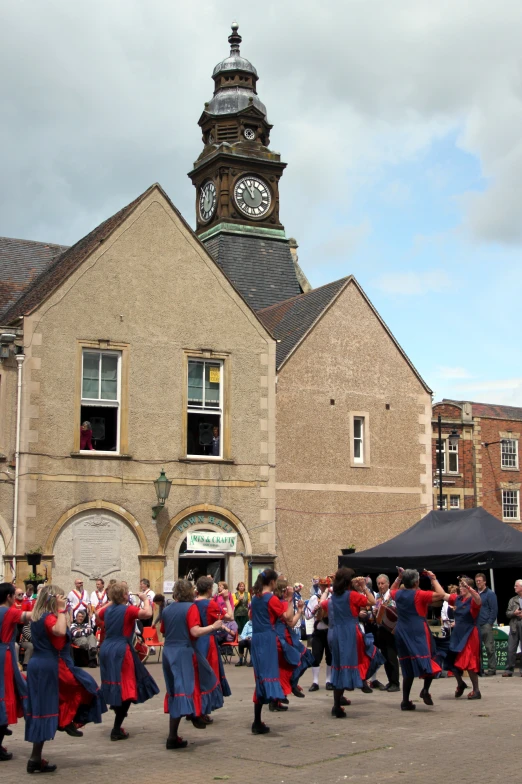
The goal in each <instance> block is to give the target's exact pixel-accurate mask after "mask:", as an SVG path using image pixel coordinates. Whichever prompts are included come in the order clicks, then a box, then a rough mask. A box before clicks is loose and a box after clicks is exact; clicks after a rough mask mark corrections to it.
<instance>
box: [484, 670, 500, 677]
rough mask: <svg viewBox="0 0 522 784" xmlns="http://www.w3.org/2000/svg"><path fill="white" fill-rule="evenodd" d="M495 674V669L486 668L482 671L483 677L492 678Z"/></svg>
mask: <svg viewBox="0 0 522 784" xmlns="http://www.w3.org/2000/svg"><path fill="white" fill-rule="evenodd" d="M496 674H497V671H496V670H486V672H485V673H483V675H484V678H492V677H493V676H494V675H496Z"/></svg>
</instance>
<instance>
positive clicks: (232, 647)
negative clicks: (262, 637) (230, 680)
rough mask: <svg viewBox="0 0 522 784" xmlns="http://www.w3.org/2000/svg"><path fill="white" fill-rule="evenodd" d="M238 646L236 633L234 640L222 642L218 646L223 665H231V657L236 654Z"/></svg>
mask: <svg viewBox="0 0 522 784" xmlns="http://www.w3.org/2000/svg"><path fill="white" fill-rule="evenodd" d="M238 644H239V634H238V633H237V632H236V636H235V638H234V639H233V640H232V642H222V643H221V645H220V646H219V652H220V654H221V656H222V657H223V661H224V662H225V664H232V656H235V655H237V654H238V650H237V646H238Z"/></svg>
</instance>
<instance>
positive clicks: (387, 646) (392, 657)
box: [375, 626, 399, 686]
mask: <svg viewBox="0 0 522 784" xmlns="http://www.w3.org/2000/svg"><path fill="white" fill-rule="evenodd" d="M375 645H376V646H377V648H378V649H379V650H380V652H381V653H382V655H383V656H384V658H385V662H384V670H385V672H386V677H387V678H388V683H389V684H390V686H399V659H398V657H397V648H396V647H395V637H394V636H393V634H392V633H391V632H389V631H388V629H385V628H384V626H378V627H377V630H376V632H375Z"/></svg>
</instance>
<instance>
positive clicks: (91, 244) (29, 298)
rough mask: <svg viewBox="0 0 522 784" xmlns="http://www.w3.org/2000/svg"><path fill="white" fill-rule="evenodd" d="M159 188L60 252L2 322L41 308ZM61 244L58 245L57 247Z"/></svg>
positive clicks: (6, 322) (4, 314)
mask: <svg viewBox="0 0 522 784" xmlns="http://www.w3.org/2000/svg"><path fill="white" fill-rule="evenodd" d="M154 187H156V186H155V185H151V187H150V188H147V190H146V191H145V192H144V193H142V194H141V195H140V196H138V198H137V199H134V201H132V202H131V203H130V204H127V206H126V207H123V209H121V210H119V211H118V212H117V213H115V214H114V215H113V216H112V217H110V218H107V220H105V221H103V223H100V225H99V226H97V227H96V228H95V229H93V230H92V231H91V232H90V233H89V234H87V235H86V236H85V237H83V238H82V239H81V240H79V241H78V242H77V243H76V244H75V245H72V246H71V247H70V248H68V249H67V250H65V252H63V253H61V254H59V255H57V256H55V257H54V259H53V260H52V261H51V263H49V264H48V265H47V266H46V267H44V268H43V271H41V272H40V274H39V275H38V276H37V277H36V278H34V279H33V281H32V283H31V284H29V287H28V288H27V289H26V291H25V293H24V294H22V296H21V297H19V299H18V300H16V301H15V302H14V304H12V305H10V306H8V307H7V309H6V310H5V311H4V312H3V313H2V314H1V315H0V321H3V322H4V323H5V324H9V323H11V322H12V321H14V320H15V319H17V318H19V317H20V316H24V315H26V314H27V313H30V312H31V311H32V310H33V309H34V308H35V307H37V306H38V305H39V304H40V303H41V302H42V301H43V300H44V299H45V298H46V297H47V296H48V295H49V294H51V292H53V291H54V289H55V288H56V287H57V286H59V285H60V284H61V283H63V282H64V281H65V280H66V278H68V277H69V275H70V274H71V273H72V272H74V270H75V269H77V268H78V267H79V266H80V265H81V264H82V262H83V261H84V260H85V259H86V258H87V257H88V256H89V254H90V253H92V251H93V250H95V249H96V248H97V247H98V246H99V245H101V243H102V242H103V241H104V240H106V239H107V238H108V237H109V235H110V234H111V233H112V231H114V229H115V228H117V227H118V226H119V224H120V223H121V222H122V221H123V220H125V218H126V217H127V216H128V215H129V214H130V213H131V212H132V211H133V210H134V208H135V207H137V205H138V204H139V203H140V202H141V201H142V200H143V199H144V198H145V197H146V196H147V195H148V194H149V193H150V191H151V190H152V189H153V188H154ZM55 247H57V246H55Z"/></svg>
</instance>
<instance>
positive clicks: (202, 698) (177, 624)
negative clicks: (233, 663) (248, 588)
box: [161, 602, 223, 719]
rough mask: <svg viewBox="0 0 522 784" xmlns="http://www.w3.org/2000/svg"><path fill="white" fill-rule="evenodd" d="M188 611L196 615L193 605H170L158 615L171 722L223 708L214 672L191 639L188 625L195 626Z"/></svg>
mask: <svg viewBox="0 0 522 784" xmlns="http://www.w3.org/2000/svg"><path fill="white" fill-rule="evenodd" d="M191 610H192V611H194V610H195V611H196V614H197V608H196V607H195V605H194V603H193V602H173V603H172V604H169V605H167V607H165V609H164V610H163V613H162V615H161V628H162V631H163V634H164V646H163V675H164V677H165V685H166V687H167V694H166V697H165V713H169V714H170V716H171V717H172V718H173V719H178V718H180V717H181V716H192V715H195V716H201V715H208V714H209V713H212V711H215V710H218V709H219V708H222V707H223V692H222V691H221V687H220V684H219V681H218V679H217V677H216V675H215V674H214V670H213V669H212V667H211V666H210V664H209V663H208V661H207V660H206V658H205V656H204V655H203V653H201V651H199V650H198V649H197V647H196V645H195V641H194V640H193V639H192V638H191V636H190V632H189V625H194V626H195V625H198V624H197V623H192V620H191V619H188V618H187V616H188V614H189V612H190V611H191ZM197 615H198V620H199V614H197Z"/></svg>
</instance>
